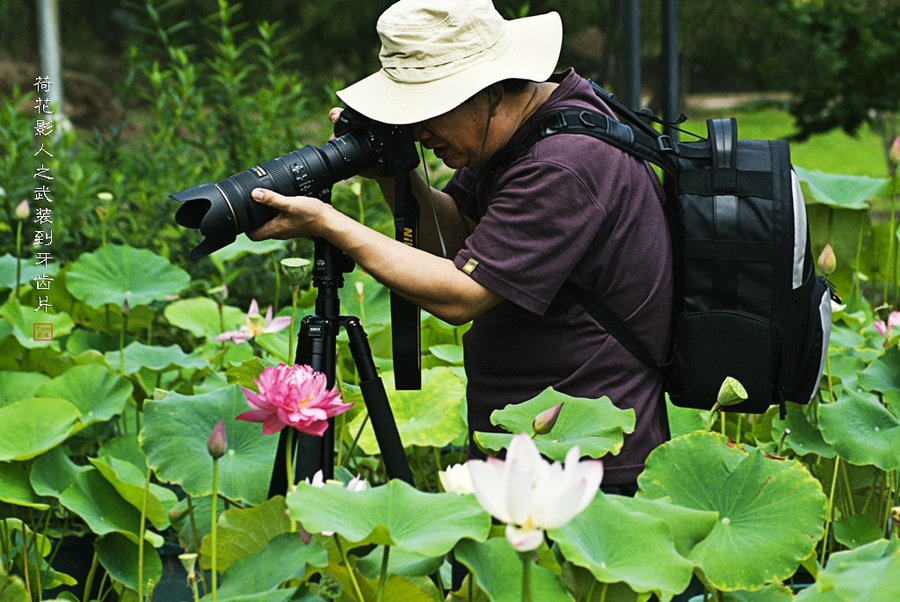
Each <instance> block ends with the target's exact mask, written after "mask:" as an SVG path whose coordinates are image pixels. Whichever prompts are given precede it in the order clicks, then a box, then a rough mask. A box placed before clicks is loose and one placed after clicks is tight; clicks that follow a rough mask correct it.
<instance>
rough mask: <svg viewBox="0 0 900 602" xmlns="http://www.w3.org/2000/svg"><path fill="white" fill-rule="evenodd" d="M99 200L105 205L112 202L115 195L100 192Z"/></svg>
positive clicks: (98, 194)
mask: <svg viewBox="0 0 900 602" xmlns="http://www.w3.org/2000/svg"><path fill="white" fill-rule="evenodd" d="M97 198H98V199H100V200H101V201H103V202H104V203H108V202H110V201H111V200H113V195H112V193H109V192H98V193H97Z"/></svg>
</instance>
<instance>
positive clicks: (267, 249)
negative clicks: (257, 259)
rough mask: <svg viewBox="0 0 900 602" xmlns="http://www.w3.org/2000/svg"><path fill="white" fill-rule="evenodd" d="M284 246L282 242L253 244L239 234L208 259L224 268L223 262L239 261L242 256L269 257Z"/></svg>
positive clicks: (270, 241)
mask: <svg viewBox="0 0 900 602" xmlns="http://www.w3.org/2000/svg"><path fill="white" fill-rule="evenodd" d="M285 244H286V243H285V241H283V240H263V241H259V242H254V241H252V240H250V239H249V238H247V235H246V234H243V233H241V234H239V235H238V236H237V238H235V240H234V242H233V243H231V244H230V245H228V246H227V247H222V248H221V249H219V250H217V251H216V252H215V253H212V254H211V255H210V256H209V258H210V259H213V260H215V261H217V262H223V263H222V265H223V266H224V262H228V261H233V260H235V259H239V258H240V257H243V256H244V255H269V254H270V253H274V252H276V251H282V250H284V248H285ZM273 269H274V268H273Z"/></svg>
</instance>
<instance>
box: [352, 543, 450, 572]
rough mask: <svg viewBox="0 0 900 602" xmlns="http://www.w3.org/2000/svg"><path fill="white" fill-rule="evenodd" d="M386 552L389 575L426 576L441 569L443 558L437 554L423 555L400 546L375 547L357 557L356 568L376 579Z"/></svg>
mask: <svg viewBox="0 0 900 602" xmlns="http://www.w3.org/2000/svg"><path fill="white" fill-rule="evenodd" d="M386 549H387V550H390V551H389V552H388V569H387V572H388V574H390V575H403V576H404V577H427V576H429V575H434V574H435V573H437V572H438V571H440V570H441V565H442V564H444V558H441V557H439V556H423V555H421V554H416V553H414V552H410V551H409V550H404V549H402V548H393V549H392V548H385V547H383V546H381V547H377V548H375V549H374V550H372V552H371V553H370V554H368V555H366V556H364V557H362V558H357V560H356V568H357V569H358V570H359V572H360V573H362V574H363V575H365V576H366V577H367V578H369V579H372V580H375V579H378V576H379V574H380V573H381V565H382V561H383V560H384V551H385V550H386Z"/></svg>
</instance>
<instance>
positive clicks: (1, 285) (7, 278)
mask: <svg viewBox="0 0 900 602" xmlns="http://www.w3.org/2000/svg"><path fill="white" fill-rule="evenodd" d="M16 264H20V265H21V276H20V277H19V285H20V286H21V285H25V284H29V285H30V283H31V279H32V278H37V277H39V276H42V275H45V276H54V275H56V272H57V271H58V269H59V268H58V265H57V264H55V263H49V264H48V265H46V266H40V265H34V259H33V258H31V257H25V258H23V259H22V260H21V262H20V261H19V260H18V259H16V258H15V257H13V256H12V255H10V254H9V253H7V254H5V255H3V256H0V290H3V289H5V288H9V289H11V288H15V286H16Z"/></svg>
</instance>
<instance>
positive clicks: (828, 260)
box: [819, 244, 837, 275]
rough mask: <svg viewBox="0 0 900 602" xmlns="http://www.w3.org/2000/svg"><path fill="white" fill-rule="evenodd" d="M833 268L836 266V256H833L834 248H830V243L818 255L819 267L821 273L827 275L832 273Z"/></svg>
mask: <svg viewBox="0 0 900 602" xmlns="http://www.w3.org/2000/svg"><path fill="white" fill-rule="evenodd" d="M835 268H837V257H836V256H835V254H834V249H832V248H831V245H830V244H827V245H825V248H824V249H822V253H821V254H820V255H819V269H820V270H822V273H823V274H825V275H828V274H830V273H832V272H833V271H834V270H835Z"/></svg>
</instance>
